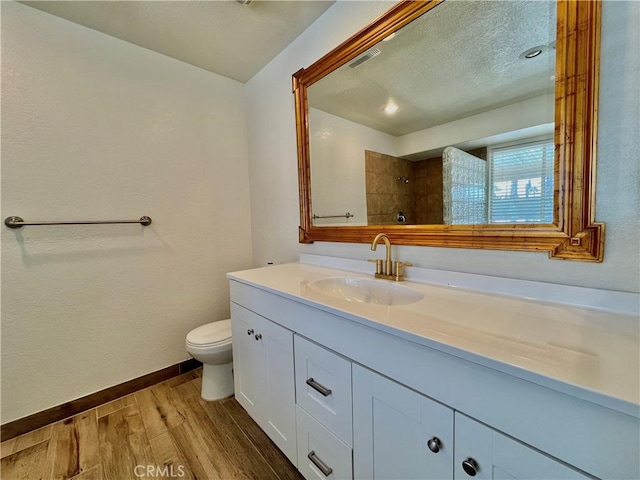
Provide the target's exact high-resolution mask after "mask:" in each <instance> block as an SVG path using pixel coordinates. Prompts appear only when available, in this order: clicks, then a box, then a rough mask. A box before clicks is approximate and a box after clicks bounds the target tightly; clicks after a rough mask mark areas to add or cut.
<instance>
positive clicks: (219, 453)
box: [0, 370, 302, 480]
mask: <svg viewBox="0 0 640 480" xmlns="http://www.w3.org/2000/svg"><path fill="white" fill-rule="evenodd" d="M199 374H200V370H196V371H192V372H189V373H186V374H184V375H181V376H179V377H174V378H171V379H169V380H167V381H164V382H161V383H158V384H157V385H154V386H152V387H149V388H145V389H144V390H140V391H138V392H136V393H134V394H131V395H127V396H125V397H122V398H119V399H117V400H114V401H112V402H109V403H106V404H104V405H101V406H99V407H97V408H94V409H91V410H87V411H86V412H83V413H80V414H78V415H76V416H73V417H70V418H67V419H65V420H62V421H60V422H56V423H54V424H51V425H47V426H45V427H42V428H39V429H37V430H34V431H32V432H29V433H25V434H24V435H21V436H19V437H15V438H12V439H11V440H7V441H6V442H2V444H0V445H1V447H2V448H1V457H2V461H1V464H0V468H1V470H0V475H1V477H2V479H3V480H14V479H15V480H18V479H26V480H35V479H43V480H47V479H73V480H126V479H139V478H146V479H150V478H154V479H155V478H162V479H185V480H186V479H197V480H206V479H212V480H213V479H220V480H227V479H247V480H262V479H265V480H270V479H274V480H275V479H283V480H302V476H300V474H299V473H298V472H297V470H296V469H295V467H294V466H293V465H292V464H291V463H290V462H289V461H288V460H287V458H286V457H285V456H284V455H283V454H282V453H281V452H280V450H278V448H277V447H276V446H275V445H274V444H273V442H271V440H270V439H269V438H268V437H267V436H266V434H265V433H264V432H263V431H262V430H261V429H260V427H258V425H257V424H256V423H255V422H254V421H253V420H252V419H251V418H250V417H249V415H248V414H247V413H246V412H245V411H244V409H243V408H242V407H241V406H240V405H239V404H238V402H236V400H235V399H234V398H230V399H225V400H221V401H217V402H206V401H204V400H202V399H201V398H200V386H201V378H200V376H199Z"/></svg>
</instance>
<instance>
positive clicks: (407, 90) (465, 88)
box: [308, 0, 556, 135]
mask: <svg viewBox="0 0 640 480" xmlns="http://www.w3.org/2000/svg"><path fill="white" fill-rule="evenodd" d="M555 6H556V4H555V2H553V1H532V0H524V1H523V0H512V1H501V0H499V1H465V0H455V1H453V0H449V1H445V2H444V3H442V4H440V5H438V6H437V7H435V8H434V9H433V10H431V11H429V12H427V13H426V14H424V15H423V16H422V17H420V18H419V19H417V20H415V21H414V22H412V23H411V24H409V25H407V26H406V27H404V28H403V29H402V30H400V31H399V32H397V34H396V35H395V37H394V38H392V39H390V40H389V41H386V42H384V41H383V42H380V43H379V44H378V45H377V46H376V47H375V48H377V49H379V50H380V52H381V53H380V54H378V55H376V56H374V57H372V58H371V59H369V60H367V61H366V62H364V63H361V64H360V65H359V66H357V67H355V68H351V67H350V66H349V64H346V65H344V66H342V67H341V68H340V69H338V70H336V71H335V72H332V73H331V74H330V75H329V76H327V77H325V78H324V79H322V80H321V81H319V82H318V83H316V84H314V85H312V86H311V87H310V88H309V90H308V94H309V97H308V98H309V105H310V106H311V107H315V108H318V109H319V110H323V111H325V112H328V113H331V114H334V115H337V116H339V117H342V118H346V119H348V120H352V121H354V122H357V123H360V124H362V125H367V126H369V127H371V128H374V129H376V130H379V131H383V132H387V133H389V134H392V135H404V134H407V133H411V132H414V131H418V130H422V129H425V128H429V127H433V126H436V125H441V124H443V123H446V122H451V121H454V120H457V119H460V118H464V117H468V116H470V115H474V114H477V113H481V112H484V111H487V110H491V109H493V108H497V107H500V106H504V105H508V104H511V103H515V102H517V101H522V100H525V99H528V98H532V97H535V96H538V95H542V94H544V93H552V92H553V90H554V82H553V79H552V77H553V76H554V74H555V49H554V48H549V50H548V51H546V52H544V53H543V54H542V55H539V56H538V57H536V58H533V59H527V60H525V59H521V58H519V56H520V54H521V53H522V52H524V51H525V50H527V49H529V48H531V47H534V46H537V45H550V44H552V42H554V41H555V31H556V28H555V23H556V11H555ZM350 63H353V61H352V62H350ZM390 100H392V101H393V102H394V103H396V104H397V105H398V106H399V107H400V109H399V110H398V111H397V113H396V114H394V115H393V116H389V115H387V114H385V113H383V111H382V108H383V107H384V105H386V104H387V102H389V101H390ZM550 121H553V120H552V119H551V120H550Z"/></svg>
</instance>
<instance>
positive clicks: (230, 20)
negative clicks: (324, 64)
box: [21, 0, 334, 82]
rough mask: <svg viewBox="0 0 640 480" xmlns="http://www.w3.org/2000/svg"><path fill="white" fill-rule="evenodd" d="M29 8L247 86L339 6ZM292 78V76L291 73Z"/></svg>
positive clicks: (73, 4)
mask: <svg viewBox="0 0 640 480" xmlns="http://www.w3.org/2000/svg"><path fill="white" fill-rule="evenodd" d="M21 3H23V4H25V5H29V6H31V7H34V8H37V9H39V10H42V11H45V12H48V13H51V14H53V15H56V16H59V17H62V18H65V19H67V20H70V21H72V22H75V23H78V24H80V25H84V26H86V27H89V28H92V29H94V30H98V31H100V32H103V33H106V34H108V35H111V36H113V37H116V38H119V39H121V40H125V41H127V42H130V43H133V44H135V45H139V46H141V47H144V48H148V49H149V50H154V51H156V52H159V53H163V54H165V55H167V56H169V57H173V58H176V59H178V60H181V61H183V62H186V63H190V64H192V65H195V66H198V67H200V68H203V69H205V70H209V71H211V72H214V73H217V74H220V75H224V76H225V77H229V78H233V79H235V80H238V81H240V82H246V81H247V80H249V79H250V78H251V77H252V76H253V75H255V74H256V73H257V72H258V71H259V70H260V69H261V68H262V67H263V66H265V65H266V64H267V63H269V61H270V60H272V59H273V58H274V57H275V56H276V55H277V54H278V53H280V52H281V51H282V50H283V49H284V48H285V47H286V46H287V45H288V44H289V43H291V42H292V41H293V40H294V39H295V38H296V37H297V36H298V35H299V34H300V33H302V32H303V31H304V30H305V29H306V28H307V27H308V26H309V25H311V23H313V22H314V21H315V20H316V19H317V18H318V17H319V16H320V15H322V13H323V12H324V11H325V10H327V8H329V7H330V6H331V5H332V4H333V3H334V1H311V0H309V1H301V0H296V1H262V0H253V1H252V2H251V3H250V4H249V5H242V4H241V3H238V2H236V1H233V0H229V1H186V0H176V1H23V2H21ZM292 73H293V72H292Z"/></svg>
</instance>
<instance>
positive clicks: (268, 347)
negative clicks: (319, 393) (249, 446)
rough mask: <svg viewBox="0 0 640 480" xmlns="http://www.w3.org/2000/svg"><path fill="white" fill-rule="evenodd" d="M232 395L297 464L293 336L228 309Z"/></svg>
mask: <svg viewBox="0 0 640 480" xmlns="http://www.w3.org/2000/svg"><path fill="white" fill-rule="evenodd" d="M231 330H232V335H233V375H234V388H235V396H236V399H237V400H238V402H239V403H240V405H242V406H243V407H244V409H245V410H246V411H247V412H248V413H249V415H251V417H252V418H253V419H254V420H255V421H256V423H257V424H258V425H259V426H260V428H262V429H263V430H264V431H265V432H266V433H267V435H269V437H270V438H271V440H273V442H274V443H275V444H276V445H277V446H278V447H279V448H280V450H282V451H283V452H284V454H285V455H286V456H287V458H289V460H291V462H292V463H293V464H294V465H295V464H296V458H297V453H296V451H297V450H296V422H295V389H294V375H293V333H292V332H291V331H289V330H287V329H286V328H283V327H280V326H279V325H276V324H275V323H273V322H271V321H270V320H267V319H266V318H264V317H261V316H260V315H257V314H255V313H253V312H252V311H250V310H247V309H246V308H243V307H241V306H239V305H236V304H234V303H232V304H231Z"/></svg>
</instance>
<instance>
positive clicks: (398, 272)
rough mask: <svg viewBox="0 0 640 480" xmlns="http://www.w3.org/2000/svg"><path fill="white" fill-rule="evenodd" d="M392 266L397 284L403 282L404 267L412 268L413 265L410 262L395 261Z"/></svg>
mask: <svg viewBox="0 0 640 480" xmlns="http://www.w3.org/2000/svg"><path fill="white" fill-rule="evenodd" d="M393 265H394V271H395V275H394V276H395V280H396V281H397V282H401V281H402V280H404V267H413V263H411V262H400V261H395V262H393Z"/></svg>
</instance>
